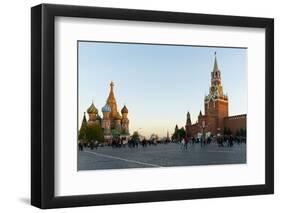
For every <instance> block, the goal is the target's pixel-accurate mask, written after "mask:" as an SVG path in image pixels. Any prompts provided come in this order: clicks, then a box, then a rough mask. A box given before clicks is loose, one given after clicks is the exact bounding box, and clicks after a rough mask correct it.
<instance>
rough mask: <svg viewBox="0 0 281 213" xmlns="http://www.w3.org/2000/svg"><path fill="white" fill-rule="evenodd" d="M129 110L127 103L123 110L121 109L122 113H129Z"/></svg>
mask: <svg viewBox="0 0 281 213" xmlns="http://www.w3.org/2000/svg"><path fill="white" fill-rule="evenodd" d="M128 112H129V111H128V109H127V107H126V105H124V107H123V108H122V110H121V113H122V114H123V113H128Z"/></svg>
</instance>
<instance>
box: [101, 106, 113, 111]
mask: <svg viewBox="0 0 281 213" xmlns="http://www.w3.org/2000/svg"><path fill="white" fill-rule="evenodd" d="M101 111H102V112H111V108H110V106H109V104H105V105H104V106H103V108H102V109H101Z"/></svg>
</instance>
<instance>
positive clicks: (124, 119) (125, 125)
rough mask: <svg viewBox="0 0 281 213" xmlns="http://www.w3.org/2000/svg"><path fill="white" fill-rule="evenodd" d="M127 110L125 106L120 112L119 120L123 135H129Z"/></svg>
mask: <svg viewBox="0 0 281 213" xmlns="http://www.w3.org/2000/svg"><path fill="white" fill-rule="evenodd" d="M128 112H129V111H128V109H127V107H126V105H124V107H123V108H122V110H121V113H122V120H121V127H122V132H123V133H125V134H129V119H128Z"/></svg>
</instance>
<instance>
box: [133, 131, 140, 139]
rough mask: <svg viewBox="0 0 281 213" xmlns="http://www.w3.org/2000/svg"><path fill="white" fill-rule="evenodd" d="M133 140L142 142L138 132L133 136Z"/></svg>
mask: <svg viewBox="0 0 281 213" xmlns="http://www.w3.org/2000/svg"><path fill="white" fill-rule="evenodd" d="M132 139H133V140H140V135H139V133H138V132H137V131H135V132H134V133H133V135H132Z"/></svg>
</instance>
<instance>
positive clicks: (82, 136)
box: [78, 126, 87, 140]
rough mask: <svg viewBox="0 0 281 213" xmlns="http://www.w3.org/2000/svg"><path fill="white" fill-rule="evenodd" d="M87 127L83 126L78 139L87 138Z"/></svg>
mask: <svg viewBox="0 0 281 213" xmlns="http://www.w3.org/2000/svg"><path fill="white" fill-rule="evenodd" d="M86 128H87V126H82V127H81V128H80V130H79V132H78V140H86Z"/></svg>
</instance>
